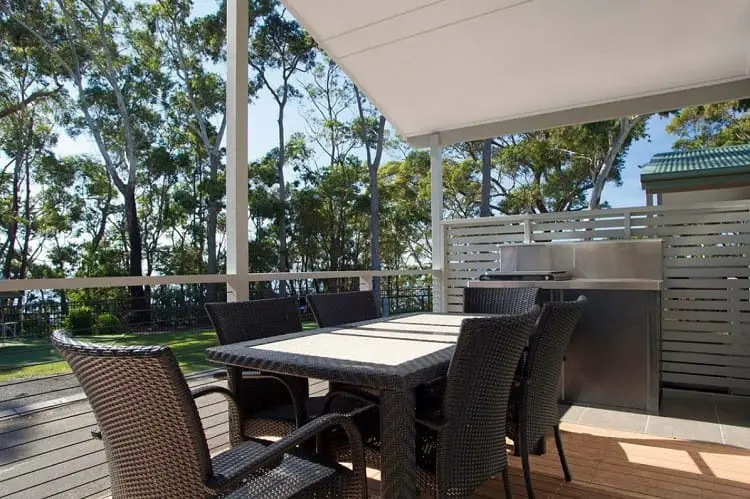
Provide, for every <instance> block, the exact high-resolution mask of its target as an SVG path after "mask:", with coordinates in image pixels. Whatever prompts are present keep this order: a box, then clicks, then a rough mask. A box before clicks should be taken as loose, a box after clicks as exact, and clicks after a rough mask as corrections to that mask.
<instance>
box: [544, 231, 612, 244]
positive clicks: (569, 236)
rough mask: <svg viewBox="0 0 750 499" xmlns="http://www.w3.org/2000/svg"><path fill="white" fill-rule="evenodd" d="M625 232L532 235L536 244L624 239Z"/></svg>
mask: <svg viewBox="0 0 750 499" xmlns="http://www.w3.org/2000/svg"><path fill="white" fill-rule="evenodd" d="M624 237H625V230H623V229H603V230H594V231H568V232H543V233H539V232H535V233H533V234H532V235H531V240H532V241H536V242H544V241H560V240H566V239H571V240H589V239H601V238H604V239H623V238H624Z"/></svg>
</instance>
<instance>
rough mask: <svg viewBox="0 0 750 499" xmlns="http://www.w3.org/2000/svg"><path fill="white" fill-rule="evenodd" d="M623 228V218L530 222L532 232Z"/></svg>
mask: <svg viewBox="0 0 750 499" xmlns="http://www.w3.org/2000/svg"><path fill="white" fill-rule="evenodd" d="M612 227H616V228H621V229H622V228H624V227H625V219H624V218H622V217H621V218H615V219H596V220H580V221H574V222H552V223H549V222H533V223H532V224H531V231H532V232H547V231H560V230H581V229H598V228H601V229H606V228H612Z"/></svg>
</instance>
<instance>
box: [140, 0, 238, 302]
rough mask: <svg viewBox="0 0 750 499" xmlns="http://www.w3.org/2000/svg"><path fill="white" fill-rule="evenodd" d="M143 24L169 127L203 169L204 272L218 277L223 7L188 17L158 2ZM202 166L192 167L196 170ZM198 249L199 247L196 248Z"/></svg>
mask: <svg viewBox="0 0 750 499" xmlns="http://www.w3.org/2000/svg"><path fill="white" fill-rule="evenodd" d="M139 10H140V11H141V15H142V16H143V17H144V18H145V20H146V23H148V24H153V25H154V26H155V30H154V33H155V35H156V36H155V38H154V42H155V44H156V46H158V47H159V51H160V52H161V53H162V54H163V55H164V60H163V65H164V67H165V69H166V70H167V72H168V73H169V74H170V75H172V77H173V80H174V84H175V87H174V89H173V91H172V92H171V93H170V95H169V104H170V105H169V108H170V116H169V121H170V122H171V123H170V126H173V127H174V128H176V129H178V130H179V129H181V128H184V127H186V128H187V130H184V131H183V133H189V134H192V135H193V136H194V137H195V138H196V139H197V142H198V143H197V144H195V149H196V153H197V154H195V156H196V158H195V159H196V160H198V161H199V162H201V163H203V162H205V163H206V164H207V167H208V168H207V170H208V171H207V175H206V178H202V179H201V185H200V191H201V193H202V194H203V197H204V198H205V210H204V212H205V241H206V254H207V255H206V271H207V272H208V273H209V274H215V273H217V271H218V248H217V227H218V219H219V212H220V211H221V209H222V198H223V196H224V186H223V185H221V182H220V180H221V179H220V174H221V171H222V170H223V167H224V165H223V162H222V160H223V155H224V151H223V148H222V145H221V144H222V140H223V138H224V132H225V130H226V119H227V117H226V109H225V91H226V82H225V81H224V79H223V77H222V76H221V75H220V74H219V73H218V72H216V71H212V70H211V69H210V68H211V67H212V66H215V65H216V64H218V63H221V62H224V61H225V60H226V46H225V41H226V32H225V30H226V9H225V5H224V4H221V5H220V7H219V8H218V9H217V10H216V11H215V12H212V13H210V14H208V15H205V16H201V17H195V16H193V2H192V0H159V1H158V2H157V3H155V4H150V5H146V4H142V5H141V6H140V7H139ZM201 166H202V165H196V168H201ZM201 246H202V244H201ZM207 290H208V297H207V299H208V300H209V301H213V300H214V299H215V298H216V285H214V284H210V285H207Z"/></svg>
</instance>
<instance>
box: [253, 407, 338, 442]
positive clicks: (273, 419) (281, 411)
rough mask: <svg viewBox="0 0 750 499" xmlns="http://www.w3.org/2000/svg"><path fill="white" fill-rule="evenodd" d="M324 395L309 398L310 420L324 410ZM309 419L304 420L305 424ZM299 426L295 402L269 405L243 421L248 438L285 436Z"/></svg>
mask: <svg viewBox="0 0 750 499" xmlns="http://www.w3.org/2000/svg"><path fill="white" fill-rule="evenodd" d="M323 403H324V397H310V398H309V399H308V400H307V419H308V421H309V420H311V419H313V418H314V417H316V416H317V415H319V414H320V413H321V411H322V410H323ZM306 422H307V421H303V422H302V424H305V423H306ZM296 428H297V422H296V420H295V416H294V405H293V404H291V403H290V404H282V405H275V406H272V407H268V408H265V409H261V410H256V411H253V413H252V414H251V415H250V416H249V417H247V418H245V419H244V420H243V422H242V435H243V436H245V437H247V438H256V439H257V438H259V439H263V438H264V437H271V439H276V438H280V437H283V436H284V435H287V434H289V433H291V432H292V431H294V430H295V429H296Z"/></svg>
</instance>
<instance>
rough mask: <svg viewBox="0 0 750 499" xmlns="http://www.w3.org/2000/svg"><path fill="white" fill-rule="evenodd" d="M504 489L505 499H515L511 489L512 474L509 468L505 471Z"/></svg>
mask: <svg viewBox="0 0 750 499" xmlns="http://www.w3.org/2000/svg"><path fill="white" fill-rule="evenodd" d="M503 487H504V488H505V499H513V491H512V490H511V489H510V473H509V472H508V467H507V466H506V467H505V468H504V469H503Z"/></svg>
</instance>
